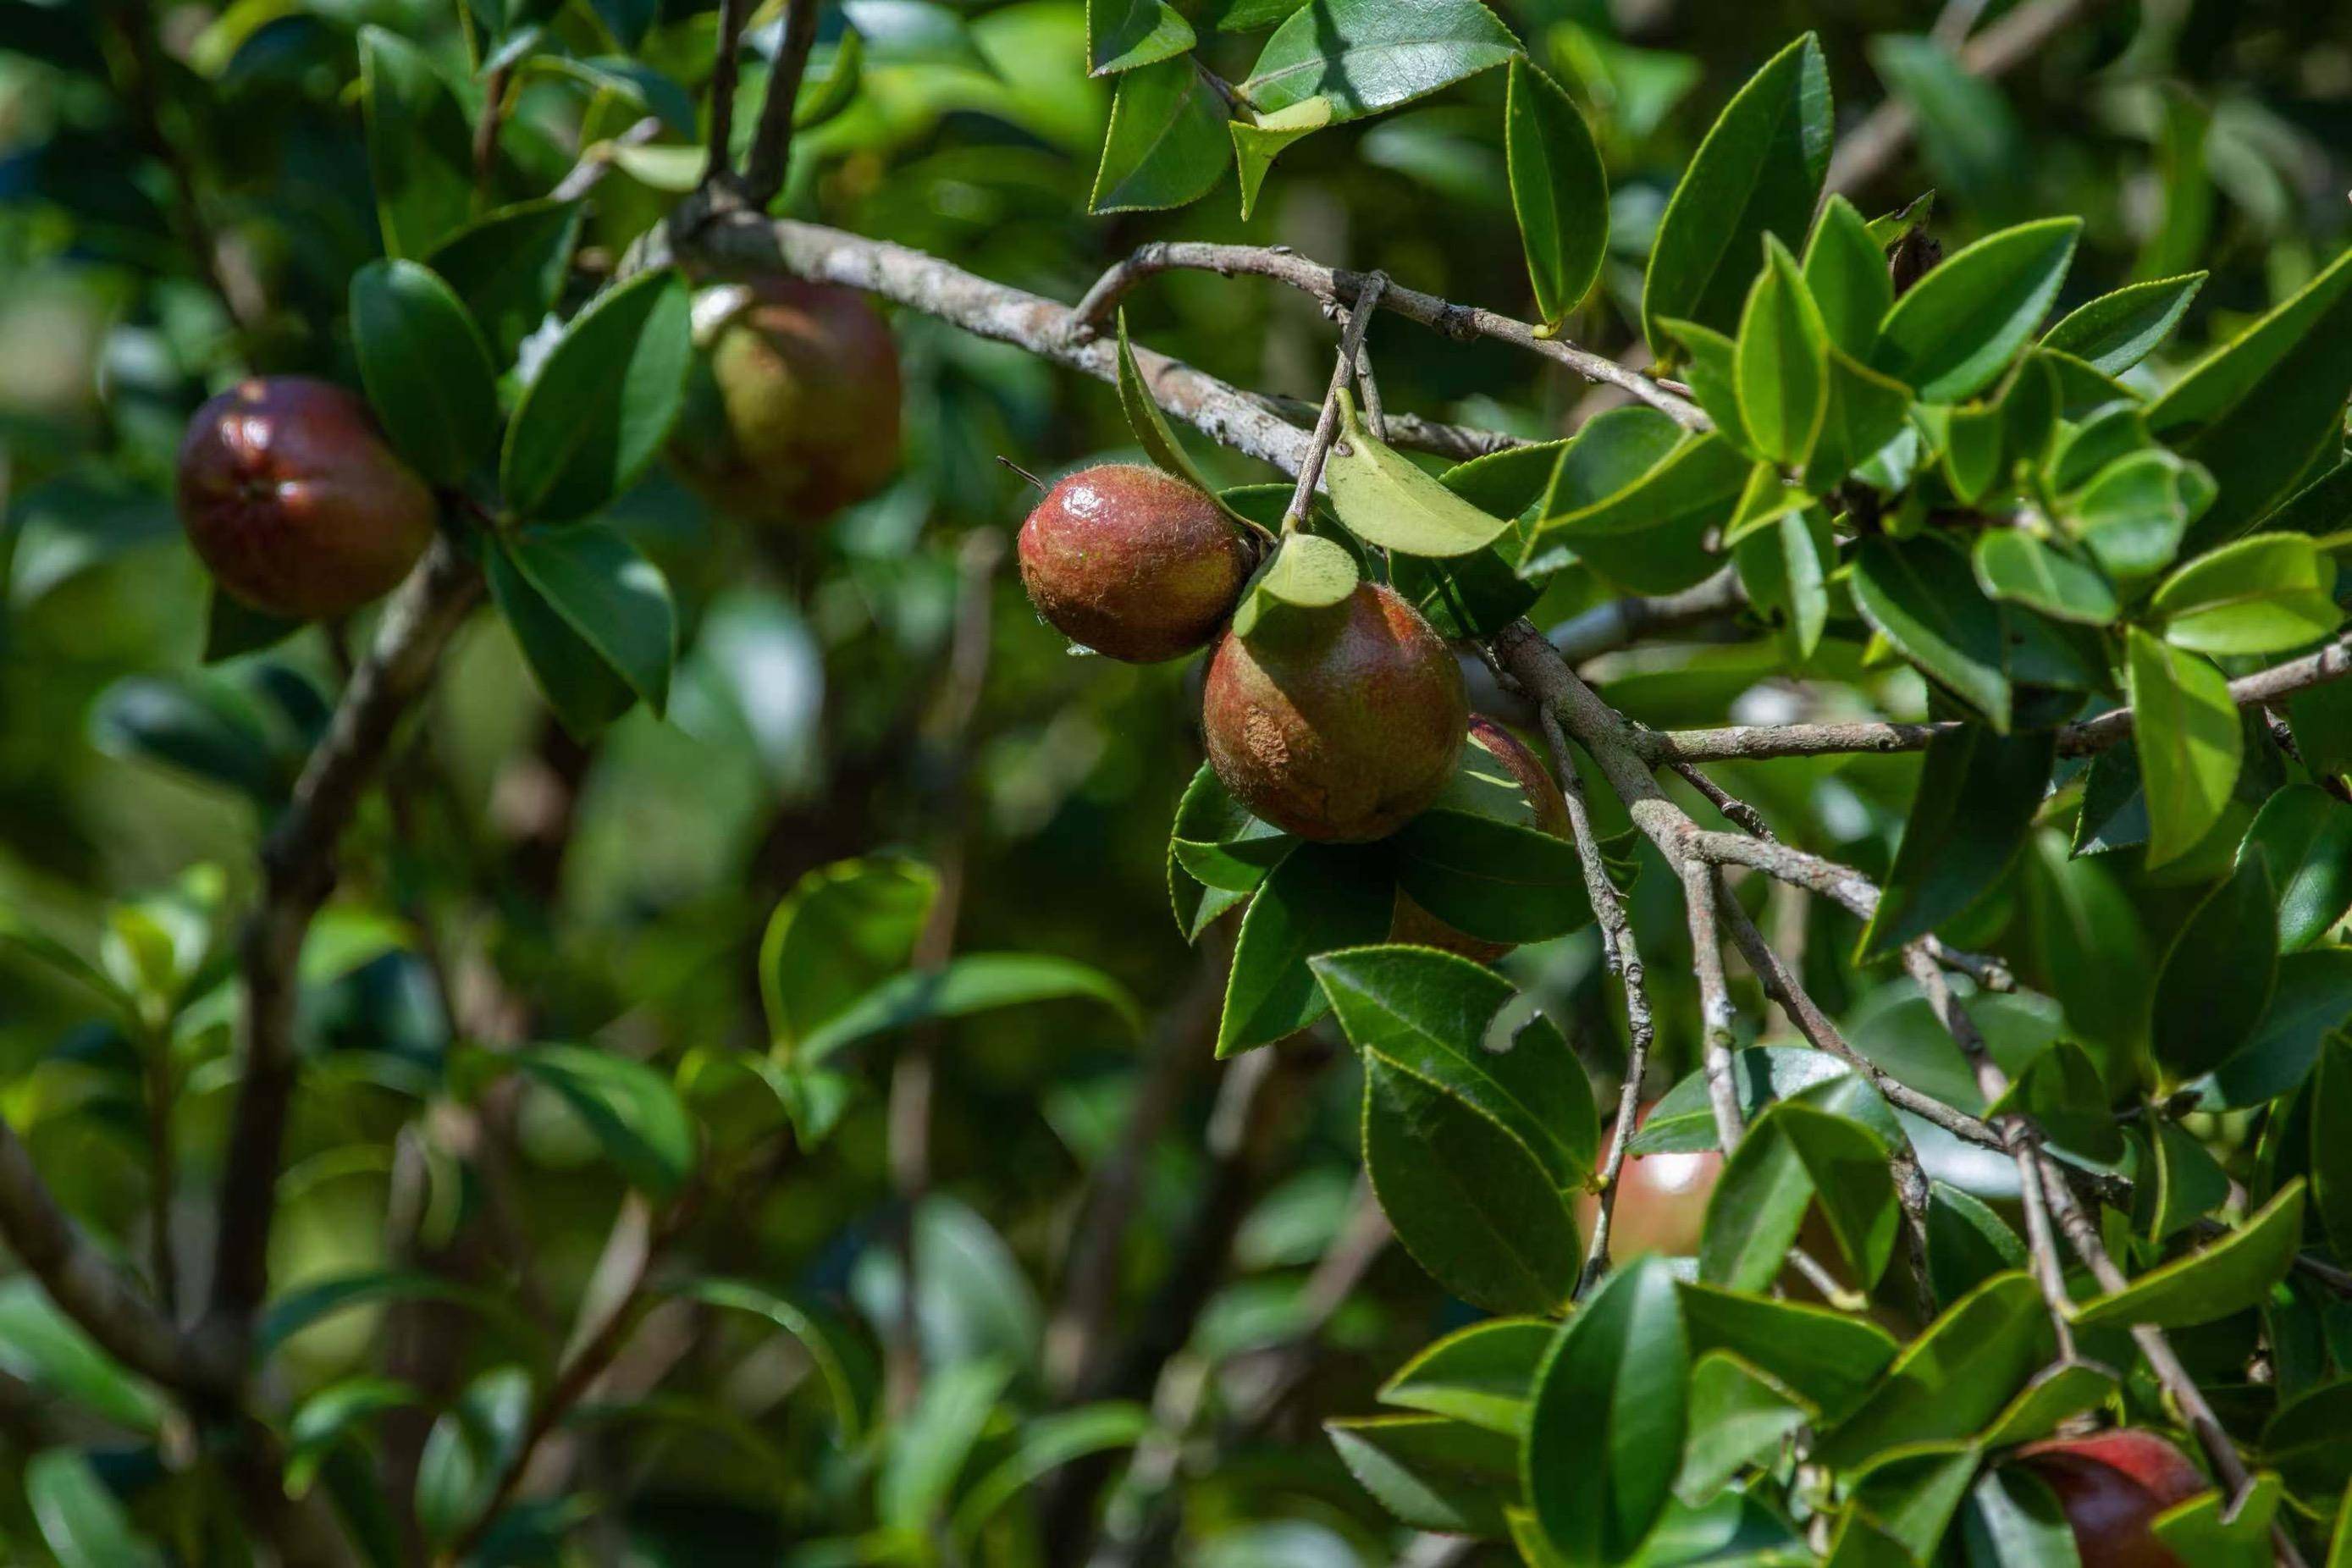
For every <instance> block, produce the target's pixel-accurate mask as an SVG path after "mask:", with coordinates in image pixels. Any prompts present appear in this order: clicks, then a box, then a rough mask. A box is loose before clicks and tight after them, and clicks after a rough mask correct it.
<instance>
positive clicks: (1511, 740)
mask: <svg viewBox="0 0 2352 1568" xmlns="http://www.w3.org/2000/svg"><path fill="white" fill-rule="evenodd" d="M1465 739H1466V740H1467V742H1468V744H1467V745H1466V746H1465V748H1464V750H1463V755H1462V770H1461V774H1460V775H1459V776H1457V777H1456V778H1455V779H1454V782H1453V784H1451V785H1450V786H1449V787H1448V789H1447V791H1446V793H1445V794H1444V795H1442V796H1440V797H1439V799H1438V801H1437V804H1438V805H1456V804H1458V805H1461V807H1462V808H1463V809H1464V810H1466V811H1472V812H1475V813H1477V814H1478V815H1480V816H1494V817H1497V818H1500V819H1502V820H1504V821H1510V822H1517V823H1518V824H1520V825H1521V826H1528V827H1533V828H1537V829H1538V830H1540V831H1542V832H1545V833H1549V834H1550V835H1551V836H1552V837H1554V838H1559V839H1565V838H1567V837H1568V836H1569V831H1570V830H1569V823H1568V797H1567V796H1566V795H1562V794H1560V790H1559V780H1558V779H1555V778H1553V777H1552V776H1551V770H1550V769H1549V768H1547V767H1545V766H1544V765H1543V763H1542V762H1541V761H1540V760H1538V758H1537V756H1536V754H1535V753H1534V752H1531V751H1529V750H1528V748H1527V746H1526V745H1525V744H1523V743H1522V742H1520V740H1519V738H1518V737H1517V735H1514V734H1512V733H1511V732H1510V731H1508V730H1506V729H1504V728H1503V727H1502V726H1501V725H1500V724H1497V723H1496V722H1495V721H1493V720H1492V719H1489V718H1487V717H1486V715H1485V714H1484V713H1473V714H1472V715H1470V729H1469V733H1468V735H1467V736H1466V737H1465ZM1389 940H1390V941H1391V942H1412V943H1413V944H1415V945H1417V946H1421V947H1434V948H1439V949H1442V950H1444V952H1454V953H1459V954H1461V955H1462V956H1463V957H1464V958H1466V959H1469V960H1470V961H1472V962H1473V963H1494V962H1495V960H1496V959H1498V958H1500V957H1502V956H1503V955H1504V954H1505V953H1507V952H1510V951H1511V944H1510V943H1509V942H1488V941H1486V940H1485V939H1484V938H1481V937H1475V936H1472V935H1471V934H1470V933H1469V932H1467V931H1459V930H1456V929H1455V928H1454V927H1453V926H1451V925H1448V924H1447V923H1446V922H1445V921H1442V920H1439V919H1438V918H1437V917H1436V916H1435V915H1433V914H1431V913H1430V912H1429V911H1428V910H1425V909H1423V907H1422V906H1421V905H1420V904H1419V903H1417V902H1415V901H1414V900H1413V897H1412V894H1410V893H1408V892H1406V891H1405V890H1404V889H1402V888H1399V889H1397V894H1396V910H1395V913H1394V914H1393V915H1392V916H1391V919H1390V921H1389Z"/></svg>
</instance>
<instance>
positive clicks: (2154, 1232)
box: [2132, 1118, 2230, 1241]
mask: <svg viewBox="0 0 2352 1568" xmlns="http://www.w3.org/2000/svg"><path fill="white" fill-rule="evenodd" d="M2148 1150H2149V1152H2148V1154H2147V1155H2146V1156H2144V1157H2143V1161H2142V1163H2141V1165H2140V1167H2139V1172H2140V1174H2139V1177H2138V1181H2137V1185H2136V1186H2135V1187H2134V1188H2133V1191H2132V1223H2133V1225H2134V1226H2137V1228H2138V1230H2139V1232H2140V1234H2142V1235H2143V1236H2145V1237H2147V1238H2148V1239H2149V1240H2150V1241H2165V1240H2168V1239H2169V1238H2170V1237H2173V1236H2176V1235H2178V1234H2179V1232H2181V1231H2182V1230H2185V1229H2187V1228H2188V1227H2189V1226H2190V1225H2192V1224H2194V1223H2195V1222H2196V1221H2198V1220H2200V1219H2201V1218H2203V1217H2204V1216H2205V1215H2209V1214H2210V1213H2212V1212H2213V1211H2214V1210H2215V1209H2217V1208H2219V1207H2221V1205H2222V1204H2223V1203H2225V1202H2227V1201H2228V1199H2229V1196H2230V1174H2229V1173H2228V1172H2226V1171H2224V1170H2222V1169H2221V1163H2220V1162H2219V1161H2217V1160H2215V1159H2214V1158H2213V1156H2212V1155H2211V1154H2210V1153H2208V1152H2206V1149H2205V1145H2203V1144H2202V1143H2200V1142H2198V1141H2197V1140H2196V1138H2195V1137H2194V1136H2193V1135H2191V1134H2190V1133H2189V1131H2187V1130H2186V1129H2184V1128H2182V1127H2181V1125H2180V1124H2179V1122H2177V1121H2172V1120H2170V1119H2169V1118H2165V1119H2161V1120H2158V1121H2157V1122H2156V1124H2155V1137H2154V1138H2153V1139H2152V1140H2150V1141H2149V1143H2148Z"/></svg>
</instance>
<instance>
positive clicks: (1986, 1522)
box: [1959, 1466, 2081, 1568]
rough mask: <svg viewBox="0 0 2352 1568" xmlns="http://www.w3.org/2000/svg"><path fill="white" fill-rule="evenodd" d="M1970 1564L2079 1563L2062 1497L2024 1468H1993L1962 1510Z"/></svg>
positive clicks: (2032, 1566) (2053, 1567) (2002, 1567)
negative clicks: (2060, 1502) (2060, 1500)
mask: <svg viewBox="0 0 2352 1568" xmlns="http://www.w3.org/2000/svg"><path fill="white" fill-rule="evenodd" d="M1959 1535H1960V1540H1961V1541H1962V1542H1964V1543H1965V1545H1966V1547H1967V1551H1968V1562H1969V1564H1970V1568H2074V1565H2075V1564H2076V1563H2079V1562H2080V1561H2081V1559H2080V1558H2079V1557H2078V1556H2077V1555H2076V1553H2075V1551H2074V1526H2073V1525H2072V1524H2071V1523H2070V1522H2069V1521H2068V1519H2067V1515H2066V1510H2064V1509H2063V1508H2062V1507H2061V1506H2060V1505H2059V1502H2058V1496H2057V1494H2056V1493H2055V1492H2053V1491H2052V1490H2051V1489H2050V1488H2049V1487H2048V1486H2047V1485H2046V1484H2044V1483H2043V1482H2042V1479H2040V1478H2039V1477H2037V1476H2035V1475H2034V1474H2033V1472H2032V1471H2031V1470H2029V1469H2025V1468H2021V1467H2017V1466H2011V1467H2007V1468H1994V1469H1990V1470H1987V1471H1986V1472H1985V1473H1984V1475H1983V1476H1982V1477H1981V1478H1979V1480H1978V1481H1977V1484H1976V1486H1975V1487H1974V1488H1972V1489H1970V1491H1969V1500H1968V1505H1967V1506H1966V1507H1965V1508H1964V1509H1962V1510H1961V1511H1960V1531H1959Z"/></svg>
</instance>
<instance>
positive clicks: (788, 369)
mask: <svg viewBox="0 0 2352 1568" xmlns="http://www.w3.org/2000/svg"><path fill="white" fill-rule="evenodd" d="M728 298H731V299H733V300H735V301H736V303H735V306H734V309H733V310H731V311H730V312H729V313H728V314H727V315H725V316H724V317H723V318H722V319H721V320H720V321H719V322H718V324H717V326H716V327H715V328H714V329H712V330H710V331H709V359H708V363H707V364H706V366H705V370H704V374H701V375H698V377H697V383H696V391H697V393H698V396H697V397H696V398H695V399H694V400H693V401H692V403H691V404H690V405H689V408H688V413H687V415H686V416H685V417H683V418H682V419H681V420H680V422H679V432H678V434H677V437H675V438H674V439H673V440H672V442H671V445H670V458H671V462H672V465H673V467H674V468H676V469H677V474H678V477H679V478H680V479H682V480H684V481H685V482H686V484H687V485H688V487H689V488H690V489H694V490H695V491H696V492H697V493H698V494H700V495H701V496H702V498H703V499H704V500H707V501H709V503H710V504H711V505H712V506H713V507H715V508H716V509H718V510H720V511H723V512H726V513H728V514H730V515H731V516H735V517H740V518H743V519H744V520H746V521H751V522H756V523H768V524H775V525H788V524H793V523H803V522H817V521H823V520H824V519H825V518H827V517H830V516H832V515H833V514H834V513H835V512H836V511H839V510H841V509H842V508H843V507H845V506H848V505H851V504H852V503H854V502H856V501H861V500H865V499H866V497H868V496H870V495H872V494H874V493H875V492H876V491H877V490H879V489H881V488H882V487H883V486H884V485H885V484H887V482H888V481H889V479H890V476H891V474H892V473H893V472H894V471H895V470H896V469H897V468H898V402H899V395H898V345H897V344H896V343H895V342H892V340H891V337H890V329H889V327H888V325H887V323H885V322H884V321H883V320H882V317H881V315H880V313H879V312H877V310H875V309H874V307H873V306H872V305H870V304H868V303H867V302H866V297H865V296H864V295H863V294H860V293H858V292H857V291H856V290H855V289H838V288H835V287H834V286H833V285H831V284H829V283H811V282H808V281H806V280H804V279H798V278H780V277H770V278H763V279H760V280H759V281H758V282H757V283H755V284H751V285H748V286H737V287H735V289H734V292H733V293H732V294H730V296H728Z"/></svg>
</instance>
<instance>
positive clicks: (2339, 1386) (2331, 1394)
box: [2262, 1377, 2352, 1499]
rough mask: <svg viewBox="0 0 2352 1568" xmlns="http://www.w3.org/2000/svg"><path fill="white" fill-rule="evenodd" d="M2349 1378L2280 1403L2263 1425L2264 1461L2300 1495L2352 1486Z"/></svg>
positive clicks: (2351, 1383)
mask: <svg viewBox="0 0 2352 1568" xmlns="http://www.w3.org/2000/svg"><path fill="white" fill-rule="evenodd" d="M2347 1431H2352V1378H2345V1377H2339V1378H2337V1379H2336V1381H2335V1382H2333V1383H2328V1384H2322V1385H2320V1386H2319V1387H2317V1388H2315V1389H2313V1390H2312V1391H2311V1392H2310V1393H2308V1394H2304V1395H2302V1396H2301V1397H2300V1398H2297V1399H2294V1400H2293V1401H2291V1402H2288V1403H2286V1404H2284V1405H2281V1406H2280V1407H2279V1412H2278V1414H2277V1415H2273V1416H2272V1417H2271V1418H2270V1420H2269V1421H2268V1422H2267V1423H2266V1424H2265V1425H2264V1426H2263V1441H2262V1454H2263V1462H2264V1463H2266V1464H2268V1465H2270V1466H2272V1467H2273V1468H2276V1469H2277V1471H2278V1472H2279V1475H2280V1476H2281V1477H2282V1478H2283V1479H2284V1480H2285V1481H2286V1483H2287V1484H2288V1485H2289V1486H2291V1487H2293V1488H2294V1489H2295V1491H2296V1492H2297V1493H2298V1494H2299V1495H2302V1496H2305V1497H2309V1498H2313V1499H2319V1498H2327V1497H2333V1496H2335V1495H2336V1493H2337V1492H2339V1491H2341V1490H2342V1489H2344V1488H2345V1487H2346V1486H2347V1485H2352V1445H2347V1444H2346V1443H2345V1441H2344V1434H2345V1433H2346V1432H2347Z"/></svg>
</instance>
